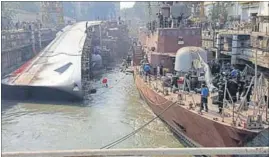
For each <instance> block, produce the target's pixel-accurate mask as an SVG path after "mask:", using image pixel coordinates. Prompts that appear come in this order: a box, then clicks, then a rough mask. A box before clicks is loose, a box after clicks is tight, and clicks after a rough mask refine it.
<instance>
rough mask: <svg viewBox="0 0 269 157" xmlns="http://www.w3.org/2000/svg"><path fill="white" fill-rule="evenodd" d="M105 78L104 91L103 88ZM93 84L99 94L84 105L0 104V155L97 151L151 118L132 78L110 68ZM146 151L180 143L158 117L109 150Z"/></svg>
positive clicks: (77, 103)
mask: <svg viewBox="0 0 269 157" xmlns="http://www.w3.org/2000/svg"><path fill="white" fill-rule="evenodd" d="M103 77H106V78H108V84H109V87H108V88H104V87H103V86H102V84H101V79H102V78H103ZM93 85H94V87H96V88H97V93H96V94H93V95H92V97H91V99H90V100H89V101H87V102H72V103H70V102H44V101H43V102H41V101H28V102H26V101H20V102H19V101H2V106H1V107H2V151H3V152H7V151H29V150H33V151H37V150H60V149H94V148H101V147H102V146H104V145H107V144H109V143H111V142H113V141H115V140H117V139H119V138H121V137H123V136H125V135H127V134H129V133H131V132H132V131H134V130H135V129H138V128H139V127H140V126H142V125H144V124H145V123H147V122H148V121H150V120H151V119H152V118H154V117H155V115H154V114H153V113H152V111H151V110H150V108H149V107H148V106H147V104H146V103H145V102H144V101H143V100H141V99H140V96H139V94H138V91H137V89H136V87H135V85H134V79H133V76H132V75H126V74H125V73H122V72H119V69H116V70H115V69H114V71H110V72H107V73H104V74H102V75H101V76H99V77H98V78H96V80H95V82H94V84H93ZM2 92H4V91H2ZM149 147H182V145H181V144H180V142H179V141H178V140H177V139H176V137H174V136H173V134H172V133H171V132H170V131H169V129H168V128H167V127H166V126H165V125H164V124H163V122H161V120H159V119H157V120H155V121H153V122H152V123H151V124H150V125H148V126H147V127H146V128H144V129H142V130H141V131H140V132H138V133H137V134H135V135H134V136H132V137H130V138H129V139H127V140H126V141H124V142H122V143H120V144H119V145H116V146H115V147H113V148H149Z"/></svg>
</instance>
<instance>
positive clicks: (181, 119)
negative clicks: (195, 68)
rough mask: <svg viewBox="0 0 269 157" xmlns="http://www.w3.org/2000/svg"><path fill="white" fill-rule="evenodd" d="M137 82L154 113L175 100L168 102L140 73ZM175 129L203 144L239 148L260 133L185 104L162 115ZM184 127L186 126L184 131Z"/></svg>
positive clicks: (157, 112) (136, 77) (205, 145)
mask: <svg viewBox="0 0 269 157" xmlns="http://www.w3.org/2000/svg"><path fill="white" fill-rule="evenodd" d="M135 83H136V86H137V87H138V90H139V91H140V93H141V94H142V95H143V96H144V97H145V99H146V101H147V103H148V105H149V106H150V107H151V108H152V110H153V112H154V113H155V114H159V113H160V112H161V111H162V110H163V109H164V108H166V107H167V106H168V105H169V104H171V103H172V101H170V100H168V102H167V103H164V104H163V105H158V104H161V103H163V102H165V101H167V99H166V98H164V97H163V96H162V95H160V94H158V93H156V92H155V91H153V90H152V89H151V88H149V87H148V86H147V85H146V84H145V83H144V81H143V79H142V78H140V76H138V75H136V76H135ZM161 118H162V119H163V120H164V121H165V122H167V123H168V124H169V125H171V127H173V128H174V130H175V132H179V133H183V134H184V135H186V136H187V137H189V138H190V139H192V140H193V141H195V142H197V143H199V144H200V145H202V146H204V147H237V146H243V145H244V144H246V142H247V139H248V138H250V139H251V138H253V137H255V136H256V135H257V133H256V132H252V131H248V130H243V129H238V128H235V127H233V126H231V125H227V124H223V123H220V122H217V121H214V120H213V119H208V118H206V117H204V116H201V115H199V114H198V113H194V112H192V111H190V110H188V109H186V108H184V107H182V106H179V105H178V106H173V107H172V108H171V109H170V110H168V111H167V112H166V113H165V114H163V116H162V117H161ZM182 128H184V129H183V130H185V131H182Z"/></svg>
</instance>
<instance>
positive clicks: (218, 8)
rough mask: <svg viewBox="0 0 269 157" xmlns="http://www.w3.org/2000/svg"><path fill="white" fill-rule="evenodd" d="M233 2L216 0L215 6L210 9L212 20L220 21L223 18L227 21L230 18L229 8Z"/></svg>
mask: <svg viewBox="0 0 269 157" xmlns="http://www.w3.org/2000/svg"><path fill="white" fill-rule="evenodd" d="M231 3H232V2H221V1H219V2H216V3H213V7H212V8H211V9H210V12H209V17H210V18H209V19H210V20H211V21H212V22H218V21H219V20H221V19H222V20H223V21H224V22H225V21H227V18H228V11H227V8H228V7H229V5H230V4H231Z"/></svg>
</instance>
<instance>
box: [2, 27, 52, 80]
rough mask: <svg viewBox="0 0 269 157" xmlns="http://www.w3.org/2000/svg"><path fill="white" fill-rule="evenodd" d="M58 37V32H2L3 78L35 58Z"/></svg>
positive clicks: (47, 30) (50, 30) (43, 30)
mask: <svg viewBox="0 0 269 157" xmlns="http://www.w3.org/2000/svg"><path fill="white" fill-rule="evenodd" d="M55 35H56V30H52V29H42V30H33V31H27V30H16V31H2V35H1V42H2V47H1V58H2V59H1V70H2V73H1V76H3V75H6V74H8V73H10V72H11V71H13V70H15V69H16V68H18V67H19V66H21V65H22V64H23V63H25V62H26V61H28V60H29V59H31V58H32V57H34V56H35V55H36V54H37V53H39V52H40V51H41V50H42V49H43V48H44V47H46V46H47V45H48V44H49V43H50V42H51V41H52V40H53V39H54V38H55Z"/></svg>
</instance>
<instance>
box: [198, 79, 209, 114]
mask: <svg viewBox="0 0 269 157" xmlns="http://www.w3.org/2000/svg"><path fill="white" fill-rule="evenodd" d="M208 96H209V90H208V88H207V87H206V86H205V84H204V83H203V84H202V89H201V108H200V112H202V110H203V109H204V107H205V111H206V112H208V106H207V102H208Z"/></svg>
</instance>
